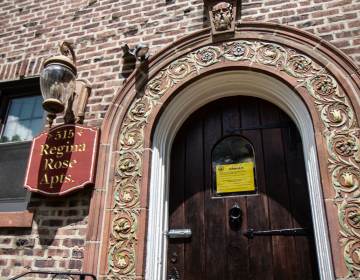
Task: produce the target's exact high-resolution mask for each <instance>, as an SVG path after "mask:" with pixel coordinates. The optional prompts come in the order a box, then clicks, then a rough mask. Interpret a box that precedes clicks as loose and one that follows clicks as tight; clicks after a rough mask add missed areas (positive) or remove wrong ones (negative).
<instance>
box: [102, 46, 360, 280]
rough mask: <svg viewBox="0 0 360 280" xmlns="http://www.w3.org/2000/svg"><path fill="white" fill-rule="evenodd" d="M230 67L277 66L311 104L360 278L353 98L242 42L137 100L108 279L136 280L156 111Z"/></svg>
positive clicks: (217, 50)
mask: <svg viewBox="0 0 360 280" xmlns="http://www.w3.org/2000/svg"><path fill="white" fill-rule="evenodd" d="M227 61H232V62H237V61H248V62H251V63H252V64H257V65H262V66H268V67H272V68H273V71H279V72H282V73H285V74H287V75H288V76H289V77H291V78H292V79H294V80H296V82H297V84H298V86H299V87H302V88H304V89H305V90H306V91H307V93H308V94H309V96H310V97H311V98H312V101H313V103H314V106H315V108H316V109H317V111H318V114H319V117H320V119H321V121H322V129H323V131H322V133H323V135H324V138H325V140H326V143H327V152H328V158H329V162H328V170H329V173H330V175H331V180H332V185H333V187H334V190H335V192H336V197H335V201H336V206H337V208H338V214H339V223H340V226H341V228H342V231H341V242H342V244H343V248H344V250H343V253H344V260H345V264H346V266H347V268H348V271H349V275H348V277H360V205H359V204H360V203H359V198H360V189H359V179H360V177H359V176H360V169H359V163H360V142H359V136H360V129H359V127H358V124H357V122H356V119H355V115H354V110H353V108H352V105H351V103H350V101H349V98H348V97H347V96H346V95H345V94H343V93H342V92H341V90H340V88H339V85H338V83H337V81H336V80H335V78H334V77H333V76H331V74H329V72H327V70H326V69H325V68H324V67H322V66H321V65H319V64H317V63H316V62H314V61H313V60H312V59H311V58H310V57H308V56H306V55H304V54H302V53H300V52H298V51H296V50H294V49H289V48H287V47H284V46H281V45H279V44H274V43H269V42H265V41H255V40H237V41H232V42H225V43H221V44H217V45H210V46H206V47H203V48H200V49H197V50H194V51H192V52H190V53H187V54H186V55H184V56H182V57H180V58H178V59H177V60H175V61H173V62H172V63H171V64H169V65H167V66H166V67H164V68H163V69H161V70H160V71H159V72H158V73H157V75H155V76H154V77H153V78H152V79H151V80H150V81H149V82H148V84H147V85H146V88H145V94H144V95H143V96H142V97H137V98H135V99H134V101H133V103H132V105H131V106H130V107H129V109H128V111H127V114H126V117H125V119H124V121H123V123H122V128H121V135H120V146H121V147H120V151H121V154H120V158H119V160H118V163H117V180H116V185H115V195H114V202H113V205H114V206H113V212H114V215H113V219H112V234H111V238H110V248H109V253H108V258H109V262H108V263H109V269H108V275H109V277H120V279H135V260H136V254H135V247H136V244H137V236H136V233H137V224H138V219H139V213H140V205H139V197H140V187H139V186H140V183H141V179H142V178H141V176H142V165H143V155H144V129H145V127H146V125H147V123H148V119H149V116H150V114H151V113H152V111H153V108H154V107H156V106H161V105H160V102H159V101H160V99H161V98H162V96H164V95H165V93H167V92H168V91H170V90H171V89H172V87H173V86H174V85H176V84H180V83H182V82H184V80H185V79H188V78H189V77H190V76H196V75H197V74H199V72H200V70H202V69H204V68H206V67H209V66H211V65H214V64H219V63H224V62H227Z"/></svg>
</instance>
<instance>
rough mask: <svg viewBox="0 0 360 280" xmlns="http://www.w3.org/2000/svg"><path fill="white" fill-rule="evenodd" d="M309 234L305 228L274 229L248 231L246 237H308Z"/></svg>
mask: <svg viewBox="0 0 360 280" xmlns="http://www.w3.org/2000/svg"><path fill="white" fill-rule="evenodd" d="M307 234H308V232H307V230H306V229H304V228H286V229H273V230H254V229H248V230H247V231H246V232H244V235H245V236H246V237H247V238H249V239H253V238H254V236H256V235H282V236H292V235H307Z"/></svg>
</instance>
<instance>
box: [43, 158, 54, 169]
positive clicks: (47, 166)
mask: <svg viewBox="0 0 360 280" xmlns="http://www.w3.org/2000/svg"><path fill="white" fill-rule="evenodd" d="M53 162H54V160H53V159H52V158H47V159H45V170H48V169H50V170H53V169H54V167H53V166H52V164H53Z"/></svg>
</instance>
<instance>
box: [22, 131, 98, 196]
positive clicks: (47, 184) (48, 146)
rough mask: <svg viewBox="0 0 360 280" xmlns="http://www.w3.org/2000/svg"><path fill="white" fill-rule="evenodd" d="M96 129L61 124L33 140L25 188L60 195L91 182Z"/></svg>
mask: <svg viewBox="0 0 360 280" xmlns="http://www.w3.org/2000/svg"><path fill="white" fill-rule="evenodd" d="M98 139H99V130H98V129H97V128H93V127H85V126H80V125H69V124H66V125H61V126H57V127H54V128H52V129H50V130H49V131H47V132H43V133H41V134H40V135H39V136H37V137H35V138H34V139H33V142H32V146H31V151H30V157H29V162H28V166H27V171H26V177H25V184H24V185H25V188H27V189H28V190H29V191H31V192H38V193H42V194H46V195H54V196H57V195H63V194H66V193H69V192H71V191H74V190H77V189H80V188H83V187H85V186H86V185H88V184H93V183H94V175H95V160H96V156H97V151H98Z"/></svg>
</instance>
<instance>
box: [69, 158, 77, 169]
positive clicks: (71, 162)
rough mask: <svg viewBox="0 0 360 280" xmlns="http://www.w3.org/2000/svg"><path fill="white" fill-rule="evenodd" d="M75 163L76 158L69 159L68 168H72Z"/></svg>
mask: <svg viewBox="0 0 360 280" xmlns="http://www.w3.org/2000/svg"><path fill="white" fill-rule="evenodd" d="M76 163H77V160H76V159H73V160H71V161H70V162H69V167H70V168H73V167H74V165H75V164H76Z"/></svg>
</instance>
